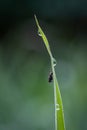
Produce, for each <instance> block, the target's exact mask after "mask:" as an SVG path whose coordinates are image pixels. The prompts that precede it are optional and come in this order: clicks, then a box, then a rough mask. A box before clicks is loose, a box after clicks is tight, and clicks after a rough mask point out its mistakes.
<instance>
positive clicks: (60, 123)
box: [35, 15, 65, 130]
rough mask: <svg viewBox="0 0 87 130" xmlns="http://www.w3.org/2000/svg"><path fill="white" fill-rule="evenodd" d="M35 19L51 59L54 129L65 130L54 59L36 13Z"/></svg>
mask: <svg viewBox="0 0 87 130" xmlns="http://www.w3.org/2000/svg"><path fill="white" fill-rule="evenodd" d="M35 21H36V25H37V27H38V33H39V35H40V36H41V38H42V40H43V41H44V44H45V46H46V48H47V51H48V53H49V55H50V60H51V67H52V72H53V82H54V105H55V130H65V123H64V113H63V104H62V99H61V94H60V90H59V85H58V81H57V78H56V73H55V65H56V60H55V59H54V58H53V56H52V52H51V49H50V45H49V42H48V40H47V38H46V36H45V34H44V32H43V31H42V29H41V27H40V25H39V22H38V20H37V17H36V15H35Z"/></svg>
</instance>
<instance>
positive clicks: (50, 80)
mask: <svg viewBox="0 0 87 130" xmlns="http://www.w3.org/2000/svg"><path fill="white" fill-rule="evenodd" d="M52 81H53V72H50V74H49V77H48V82H49V83H51V82H52Z"/></svg>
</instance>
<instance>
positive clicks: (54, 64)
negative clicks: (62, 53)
mask: <svg viewBox="0 0 87 130" xmlns="http://www.w3.org/2000/svg"><path fill="white" fill-rule="evenodd" d="M53 66H56V60H55V59H54V58H53Z"/></svg>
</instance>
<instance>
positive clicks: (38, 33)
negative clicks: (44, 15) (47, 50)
mask: <svg viewBox="0 0 87 130" xmlns="http://www.w3.org/2000/svg"><path fill="white" fill-rule="evenodd" d="M37 33H38V35H39V36H40V37H42V34H41V33H40V31H39V29H38V32H37Z"/></svg>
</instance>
